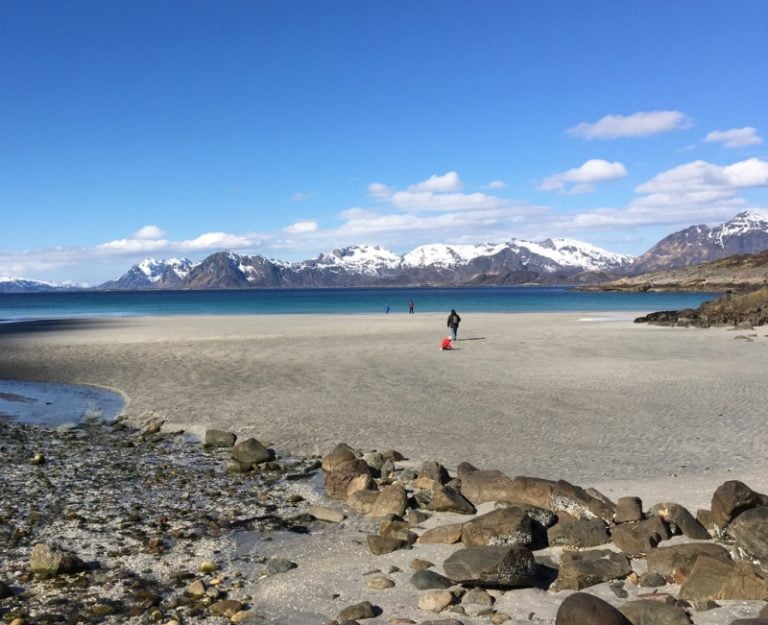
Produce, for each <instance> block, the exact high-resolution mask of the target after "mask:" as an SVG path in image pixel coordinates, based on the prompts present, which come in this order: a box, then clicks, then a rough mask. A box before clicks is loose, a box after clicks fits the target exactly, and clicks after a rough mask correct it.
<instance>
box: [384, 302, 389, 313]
mask: <svg viewBox="0 0 768 625" xmlns="http://www.w3.org/2000/svg"><path fill="white" fill-rule="evenodd" d="M384 314H385V315H388V314H389V304H387V307H386V308H385V309H384Z"/></svg>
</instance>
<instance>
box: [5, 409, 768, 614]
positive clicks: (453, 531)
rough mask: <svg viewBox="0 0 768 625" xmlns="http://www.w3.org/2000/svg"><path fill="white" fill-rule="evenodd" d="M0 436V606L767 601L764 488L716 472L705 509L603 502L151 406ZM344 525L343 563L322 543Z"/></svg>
mask: <svg viewBox="0 0 768 625" xmlns="http://www.w3.org/2000/svg"><path fill="white" fill-rule="evenodd" d="M0 440H2V443H1V444H0V445H1V447H2V449H0V451H2V454H3V460H4V466H3V480H2V482H0V548H1V550H2V554H3V558H2V560H0V618H1V619H2V621H3V622H4V623H8V624H11V623H12V624H13V625H52V624H54V623H56V624H58V623H64V624H71V625H76V624H80V623H83V624H86V623H87V624H90V623H107V624H111V623H128V624H133V623H136V624H138V623H163V624H164V625H184V624H189V623H200V624H203V625H205V624H209V623H210V624H213V623H218V624H221V623H235V624H238V623H239V624H241V625H242V624H245V625H252V624H255V623H257V624H262V623H283V624H285V623H296V625H299V624H300V623H301V624H303V623H308V624H309V623H318V625H320V624H323V623H325V624H326V625H342V624H343V625H354V624H355V623H362V622H366V623H371V624H383V623H387V624H388V625H412V624H415V623H420V624H421V625H437V624H440V625H460V624H463V625H470V624H475V623H478V624H479V623H491V624H494V625H496V624H500V623H509V625H516V624H518V623H528V622H534V623H554V624H556V625H576V624H579V625H583V624H584V623H587V622H588V623H590V624H594V625H601V624H603V623H605V624H624V625H626V624H629V625H651V624H654V625H656V624H662V625H663V624H669V625H676V624H678V623H679V624H685V623H697V624H699V623H701V624H712V623H723V624H724V625H728V624H730V623H734V624H735V623H737V622H738V623H739V625H747V624H748V623H752V624H753V625H762V623H763V622H765V621H761V620H754V621H745V620H743V617H755V616H756V615H758V614H761V615H766V614H767V613H768V610H765V609H764V607H765V605H766V603H765V601H766V600H768V574H766V568H765V565H767V564H768V495H764V494H761V493H759V492H756V491H754V490H752V489H750V488H749V487H748V486H747V485H746V484H742V483H741V482H738V481H735V480H732V481H728V482H725V483H723V484H722V485H721V486H720V487H719V488H717V489H716V490H715V492H714V493H713V495H712V500H711V505H710V507H709V508H707V509H700V510H696V511H693V510H687V509H686V508H685V507H683V506H682V505H680V504H677V503H675V502H670V501H662V502H652V505H650V506H649V505H648V503H649V502H642V501H640V499H639V498H637V497H635V496H633V495H632V493H627V496H625V497H621V498H619V499H618V500H617V501H616V502H615V503H614V502H613V501H611V500H609V499H608V498H607V497H605V496H604V495H602V494H601V493H600V492H598V491H596V490H593V489H590V488H581V487H579V486H576V485H574V484H570V483H568V482H565V481H562V480H561V481H552V480H545V479H541V478H533V477H524V476H517V477H509V476H506V475H504V474H503V473H501V472H499V471H495V470H487V469H480V468H476V467H474V466H472V465H471V464H469V463H462V464H460V465H459V466H458V467H456V470H455V471H449V470H448V469H447V468H446V467H445V466H443V465H442V464H441V463H439V462H438V461H435V460H428V461H422V460H418V459H410V460H409V459H406V458H404V457H403V455H402V454H401V453H399V452H398V451H396V450H388V451H383V452H377V451H368V452H363V451H362V450H359V449H354V448H351V447H349V446H347V445H345V444H339V445H338V446H337V447H336V448H335V449H333V450H332V451H330V452H329V453H327V454H326V455H324V456H323V457H322V458H318V457H305V458H296V457H289V456H281V455H279V454H278V453H276V452H275V451H274V450H273V449H270V448H269V446H267V445H263V444H262V443H261V442H259V441H258V440H256V439H254V438H247V439H245V440H238V439H237V436H236V435H235V434H234V433H231V432H226V431H218V430H208V431H207V432H206V435H205V441H204V444H201V442H199V441H197V440H196V439H194V438H192V437H189V436H188V435H186V434H184V433H183V432H169V431H164V430H163V421H162V420H161V419H157V418H155V417H154V416H153V415H147V416H146V418H145V419H144V420H143V423H142V426H141V427H132V426H129V425H128V424H127V423H125V422H124V421H120V420H118V421H117V422H116V423H113V424H102V423H85V424H81V425H77V426H74V425H68V426H61V427H59V428H55V429H51V428H44V427H38V426H27V425H20V424H16V423H13V422H11V421H7V420H5V421H4V420H0ZM328 528H334V529H333V530H331V531H329V530H328ZM286 536H294V537H295V539H294V541H293V552H292V553H293V555H291V558H290V559H289V558H286V557H282V556H280V555H279V554H280V553H281V551H282V548H281V545H282V544H283V543H281V540H284V538H285V537H286ZM322 541H325V542H324V543H323V545H324V547H323V549H326V548H327V552H325V553H324V554H323V555H322V558H325V559H327V560H329V562H330V566H329V568H328V569H327V571H328V573H327V574H325V577H328V578H329V579H327V580H324V582H326V583H325V585H324V589H323V590H322V591H321V592H320V594H319V595H316V596H315V595H313V590H314V589H313V588H312V585H314V584H317V583H318V582H317V572H316V571H315V570H314V569H315V568H316V567H317V560H313V559H312V558H311V557H310V555H309V554H311V553H312V552H313V549H314V546H315V545H317V544H318V543H319V542H322ZM350 545H351V546H352V547H353V550H356V552H355V553H357V555H358V556H359V557H357V559H355V560H354V562H352V564H351V566H350V563H349V562H337V561H335V560H334V558H335V557H338V556H339V554H344V553H347V552H345V548H346V547H347V546H350ZM305 554H306V557H304V556H305ZM401 556H402V557H401ZM342 557H347V556H344V555H342ZM337 564H338V567H337ZM342 564H343V565H344V570H343V572H341V573H339V574H336V573H335V571H336V569H337V568H339V569H340V568H341V567H342ZM281 578H284V579H285V580H286V582H285V583H283V584H282V586H280V585H279V584H278V585H275V584H273V583H272V582H273V580H277V579H281ZM271 584H272V585H271ZM278 587H282V588H289V589H290V593H291V595H290V596H291V597H294V598H295V597H299V598H301V597H304V598H305V599H304V600H305V603H304V604H302V603H301V600H298V599H297V600H295V601H294V599H290V600H286V599H285V597H286V596H288V595H286V594H280V593H278V592H276V590H275V589H276V588H278ZM328 588H330V589H332V591H331V592H329V591H328V590H327V589H328ZM585 590H586V592H582V591H585ZM313 597H314V598H313ZM290 603H294V605H289V604H290ZM302 610H303V612H302ZM302 613H303V614H304V616H296V615H297V614H302ZM308 614H312V615H313V616H311V617H310V616H307V615H308ZM585 615H587V616H585ZM739 617H742V620H738V618H739Z"/></svg>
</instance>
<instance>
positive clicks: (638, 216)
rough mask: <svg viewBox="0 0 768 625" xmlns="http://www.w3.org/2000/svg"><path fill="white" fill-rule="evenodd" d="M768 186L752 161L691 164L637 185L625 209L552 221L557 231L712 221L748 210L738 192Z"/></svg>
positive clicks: (765, 172) (766, 171)
mask: <svg viewBox="0 0 768 625" xmlns="http://www.w3.org/2000/svg"><path fill="white" fill-rule="evenodd" d="M764 186H768V162H766V161H763V160H760V159H757V158H751V159H747V160H744V161H739V162H737V163H733V164H731V165H725V166H721V165H714V164H712V163H707V162H705V161H693V162H691V163H686V164H684V165H680V166H678V167H673V168H672V169H669V170H667V171H663V172H661V173H660V174H658V175H656V176H654V177H653V178H651V179H650V180H649V181H647V182H645V183H643V184H641V185H638V186H637V187H636V188H635V191H637V192H638V193H640V194H642V195H641V196H640V197H637V198H635V199H634V200H633V201H632V202H630V203H629V204H628V205H627V206H626V207H625V208H599V209H595V210H591V211H586V212H584V213H579V214H576V215H572V216H569V217H566V218H563V219H560V220H557V221H556V222H555V223H554V224H553V225H554V226H555V227H558V228H574V229H590V228H614V229H619V228H626V227H628V226H636V225H655V224H680V225H690V224H692V223H702V222H706V223H714V222H716V221H722V220H724V219H729V218H730V217H733V215H734V213H736V212H738V211H741V210H746V209H751V210H761V209H760V207H757V206H752V205H750V203H749V202H748V201H747V200H745V199H744V198H742V197H740V196H739V195H738V192H739V191H740V190H741V189H746V188H750V187H764Z"/></svg>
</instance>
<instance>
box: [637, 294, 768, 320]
mask: <svg viewBox="0 0 768 625" xmlns="http://www.w3.org/2000/svg"><path fill="white" fill-rule="evenodd" d="M635 323H652V324H655V325H664V326H682V327H689V326H692V327H696V328H710V327H713V326H726V325H731V326H733V327H735V328H741V329H752V328H754V327H755V326H762V325H765V324H766V323H768V287H763V288H759V289H753V290H750V291H747V292H744V293H726V294H725V295H723V296H721V297H718V298H716V299H713V300H710V301H708V302H704V303H703V304H702V305H701V306H699V307H698V308H696V309H690V308H689V309H684V310H665V311H659V312H654V313H651V314H649V315H645V316H643V317H638V318H637V319H635Z"/></svg>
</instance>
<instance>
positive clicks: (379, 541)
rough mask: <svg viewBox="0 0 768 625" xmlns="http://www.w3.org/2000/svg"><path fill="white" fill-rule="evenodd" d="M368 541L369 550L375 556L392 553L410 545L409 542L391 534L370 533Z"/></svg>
mask: <svg viewBox="0 0 768 625" xmlns="http://www.w3.org/2000/svg"><path fill="white" fill-rule="evenodd" d="M367 542H368V550H369V551H370V552H371V553H372V554H373V555H375V556H381V555H384V554H385V553H392V552H393V551H397V550H398V549H404V548H405V547H407V546H408V543H407V542H406V541H404V540H400V539H399V538H391V537H389V536H379V535H378V534H368V538H367Z"/></svg>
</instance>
